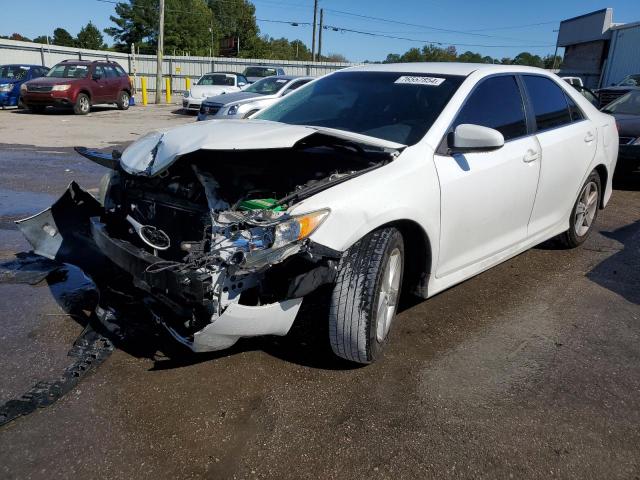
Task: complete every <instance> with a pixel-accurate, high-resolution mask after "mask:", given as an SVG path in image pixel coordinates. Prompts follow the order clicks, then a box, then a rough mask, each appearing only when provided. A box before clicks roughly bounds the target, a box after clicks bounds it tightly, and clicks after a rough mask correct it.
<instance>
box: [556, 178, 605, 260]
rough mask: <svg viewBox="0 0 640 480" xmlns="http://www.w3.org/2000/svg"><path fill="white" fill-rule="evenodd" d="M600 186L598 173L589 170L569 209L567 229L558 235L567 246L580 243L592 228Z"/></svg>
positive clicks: (598, 202) (575, 245) (596, 213)
mask: <svg viewBox="0 0 640 480" xmlns="http://www.w3.org/2000/svg"><path fill="white" fill-rule="evenodd" d="M601 188H602V186H601V184H600V175H598V172H596V171H593V172H591V174H590V175H589V178H587V180H586V181H585V182H584V185H583V186H582V188H581V189H580V194H579V195H578V199H577V200H576V203H575V204H574V206H573V209H572V210H571V217H570V222H569V224H570V226H569V230H567V231H566V232H564V233H563V234H562V235H560V241H561V242H562V243H563V244H564V245H565V246H566V247H567V248H576V247H578V246H580V245H582V244H583V243H584V242H585V240H587V238H588V237H589V234H590V233H591V230H593V228H592V227H593V224H594V223H595V222H596V219H597V218H598V206H599V204H600V191H601Z"/></svg>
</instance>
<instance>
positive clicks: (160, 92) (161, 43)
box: [156, 0, 164, 103]
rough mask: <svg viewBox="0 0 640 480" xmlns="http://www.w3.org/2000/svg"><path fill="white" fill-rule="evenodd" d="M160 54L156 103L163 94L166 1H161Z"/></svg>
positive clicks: (157, 64) (157, 59) (157, 65)
mask: <svg viewBox="0 0 640 480" xmlns="http://www.w3.org/2000/svg"><path fill="white" fill-rule="evenodd" d="M158 27H159V28H158V54H157V57H156V103H160V95H161V94H162V50H163V49H164V0H160V25H159V26H158Z"/></svg>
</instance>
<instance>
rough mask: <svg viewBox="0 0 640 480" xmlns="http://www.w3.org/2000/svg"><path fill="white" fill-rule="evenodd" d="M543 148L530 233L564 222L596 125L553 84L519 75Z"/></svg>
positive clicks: (591, 148) (592, 150) (590, 154)
mask: <svg viewBox="0 0 640 480" xmlns="http://www.w3.org/2000/svg"><path fill="white" fill-rule="evenodd" d="M522 80H523V83H524V85H525V88H526V91H527V96H528V98H529V104H530V105H531V110H532V112H533V115H534V116H535V124H536V138H537V139H538V142H539V143H540V147H541V149H542V158H541V161H540V163H541V167H540V168H541V170H540V185H539V187H538V194H537V197H536V202H535V206H534V208H533V212H532V214H531V220H530V222H529V234H530V235H535V234H537V233H540V232H543V231H545V230H547V229H554V228H557V226H558V224H559V223H561V222H563V221H566V220H568V218H569V214H570V212H571V209H572V208H573V204H574V203H575V200H576V198H577V195H578V190H579V189H580V187H581V186H582V181H583V178H584V176H585V175H586V173H587V168H589V165H590V163H591V160H593V157H594V155H595V152H596V145H597V137H598V135H597V133H598V132H597V129H596V127H595V126H594V125H593V123H592V122H591V121H590V120H589V119H588V118H587V117H586V116H585V115H584V113H583V112H582V111H581V110H580V108H579V107H578V106H577V105H576V104H575V102H574V101H573V100H572V99H571V97H569V96H568V95H567V93H566V92H565V91H564V90H563V89H562V88H561V87H560V86H559V85H558V84H556V82H554V81H553V80H551V79H550V78H548V77H544V76H541V75H523V76H522Z"/></svg>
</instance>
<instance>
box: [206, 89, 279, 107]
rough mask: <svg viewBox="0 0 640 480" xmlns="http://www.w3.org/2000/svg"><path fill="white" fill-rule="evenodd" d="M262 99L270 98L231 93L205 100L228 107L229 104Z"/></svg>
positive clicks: (251, 94) (257, 94)
mask: <svg viewBox="0 0 640 480" xmlns="http://www.w3.org/2000/svg"><path fill="white" fill-rule="evenodd" d="M264 98H271V96H266V95H260V94H259V93H251V92H243V91H240V92H232V93H227V94H225V95H216V96H214V97H209V98H207V102H211V103H221V104H223V105H229V104H230V103H240V102H246V101H250V100H258V99H264Z"/></svg>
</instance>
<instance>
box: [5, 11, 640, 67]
mask: <svg viewBox="0 0 640 480" xmlns="http://www.w3.org/2000/svg"><path fill="white" fill-rule="evenodd" d="M252 3H254V5H255V6H256V18H258V19H260V21H258V26H259V27H260V31H261V33H263V34H267V35H270V36H272V37H277V38H279V37H286V38H288V39H290V40H295V39H300V40H302V41H304V42H305V43H306V44H307V45H309V46H311V37H312V29H311V26H310V25H309V26H307V25H300V26H297V27H295V26H291V25H289V24H281V23H274V22H269V21H267V20H279V21H292V22H309V23H310V22H312V20H313V0H252ZM3 4H5V5H4V8H2V9H1V10H2V11H3V13H4V14H3V15H0V34H1V35H10V34H12V33H14V32H17V33H20V34H22V35H25V36H27V37H30V38H33V37H36V36H38V35H46V34H49V35H51V34H52V32H53V29H54V28H56V27H63V28H65V29H67V30H68V31H69V32H70V33H72V34H73V35H75V34H77V33H78V31H79V30H80V28H81V27H82V26H83V25H85V24H86V23H87V22H88V21H89V20H91V21H92V22H93V23H94V24H95V25H96V26H98V28H100V29H101V30H102V29H103V28H106V27H109V26H111V25H112V23H111V21H110V20H109V15H112V14H113V13H114V5H113V4H110V3H103V2H100V1H99V0H20V1H19V2H17V1H16V0H0V6H2V5H3ZM637 5H638V0H608V1H607V3H602V2H601V1H598V0H537V1H535V2H533V1H523V0H518V1H511V0H484V1H478V0H458V1H455V2H452V1H447V0H391V1H390V0H319V8H324V22H325V25H327V26H332V27H338V28H344V29H351V30H359V31H364V32H371V33H376V34H378V35H387V36H393V37H404V38H405V39H403V40H400V39H392V38H386V37H374V36H369V35H361V34H356V33H352V32H344V31H333V30H324V32H323V41H322V43H323V47H322V50H323V53H325V54H328V53H340V54H342V55H344V56H345V57H347V58H348V59H349V60H351V61H364V60H371V61H375V60H384V58H386V56H387V54H388V53H403V52H405V51H406V50H408V49H409V48H411V47H421V46H422V45H424V44H425V43H431V42H433V43H441V44H442V45H444V46H447V45H455V46H456V48H457V50H458V52H459V53H462V52H464V51H466V50H471V51H474V52H479V53H481V54H482V55H489V56H492V57H494V58H502V57H513V56H515V55H517V54H518V53H520V52H522V51H529V52H531V53H534V54H538V55H541V56H543V55H546V54H552V53H553V52H554V49H555V41H556V36H557V33H556V32H555V31H554V30H557V28H558V23H559V22H560V20H563V19H567V18H571V17H574V16H577V15H582V14H584V13H588V12H591V11H594V10H599V9H601V8H605V7H612V8H613V20H614V22H617V23H627V22H634V21H640V10H639V9H638V8H637ZM634 7H635V8H634ZM7 13H9V14H7ZM351 14H356V15H360V16H356V15H351ZM363 16H366V17H378V18H381V19H385V20H386V21H383V20H378V19H372V18H364V17H363ZM392 22H399V23H392ZM407 23H408V24H411V25H406V24H407ZM532 24H538V25H532ZM105 40H106V41H107V43H111V39H110V38H109V37H107V36H105ZM412 40H415V41H412ZM0 63H2V61H1V59H0Z"/></svg>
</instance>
